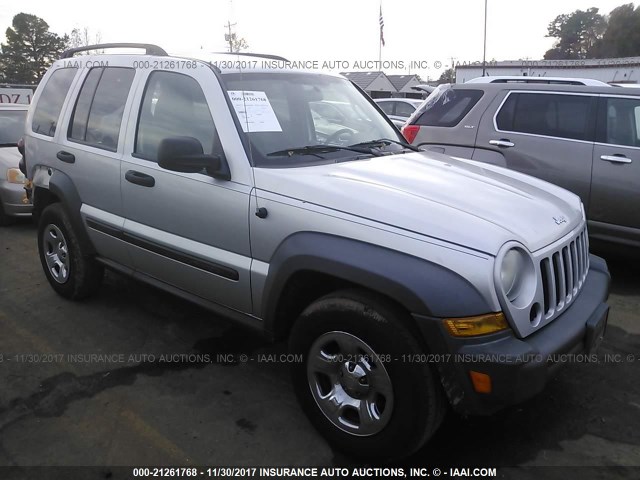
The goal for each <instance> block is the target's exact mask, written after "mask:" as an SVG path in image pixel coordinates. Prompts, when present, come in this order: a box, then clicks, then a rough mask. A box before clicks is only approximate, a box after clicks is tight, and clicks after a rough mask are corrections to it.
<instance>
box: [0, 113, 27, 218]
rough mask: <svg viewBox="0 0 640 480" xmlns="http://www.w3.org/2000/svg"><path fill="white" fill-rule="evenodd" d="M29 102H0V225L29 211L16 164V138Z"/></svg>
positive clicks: (21, 178)
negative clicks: (22, 103)
mask: <svg viewBox="0 0 640 480" xmlns="http://www.w3.org/2000/svg"><path fill="white" fill-rule="evenodd" d="M28 109H29V105H19V104H13V103H9V104H0V226H4V225H8V224H10V223H12V221H13V220H14V219H15V218H16V217H21V216H29V215H31V209H32V206H31V203H30V202H27V201H25V198H26V196H25V190H24V182H25V176H24V174H23V173H22V172H21V171H20V169H19V168H18V164H19V162H20V158H21V157H22V155H20V152H18V148H17V145H18V140H20V138H22V136H23V135H24V122H25V118H26V116H27V110H28Z"/></svg>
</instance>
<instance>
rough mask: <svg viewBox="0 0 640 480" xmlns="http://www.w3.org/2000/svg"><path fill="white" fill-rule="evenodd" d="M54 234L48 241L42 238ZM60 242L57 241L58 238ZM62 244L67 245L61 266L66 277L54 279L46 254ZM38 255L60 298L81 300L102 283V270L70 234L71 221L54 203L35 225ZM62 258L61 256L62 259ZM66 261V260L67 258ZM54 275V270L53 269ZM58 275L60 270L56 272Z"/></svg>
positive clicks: (74, 234)
mask: <svg viewBox="0 0 640 480" xmlns="http://www.w3.org/2000/svg"><path fill="white" fill-rule="evenodd" d="M52 232H55V233H56V235H57V237H55V238H56V240H55V241H51V239H49V237H47V240H45V234H47V235H50V234H51V233H52ZM60 234H61V235H62V237H61V238H58V236H59V235H60ZM58 240H61V241H62V242H63V243H64V245H66V248H65V250H66V253H65V254H64V263H65V264H66V265H67V267H66V268H65V271H66V275H58V279H56V277H55V276H54V272H52V269H50V267H49V265H48V263H47V256H48V255H47V254H48V253H50V252H49V250H51V249H52V247H53V248H55V246H53V245H52V244H53V243H56V244H58ZM38 252H39V253H40V262H41V263H42V268H43V269H44V274H45V276H46V277H47V280H48V281H49V283H50V284H51V286H52V287H53V289H54V290H55V291H56V292H57V293H58V294H59V295H61V296H63V297H65V298H68V299H70V300H80V299H83V298H86V297H89V296H90V295H92V294H94V293H95V292H96V291H97V290H98V289H99V288H100V284H101V283H102V278H103V276H104V268H103V266H102V265H100V264H99V263H98V262H96V261H95V259H94V258H93V257H92V256H90V255H88V254H87V252H86V251H85V249H84V246H83V245H82V243H81V242H80V241H79V240H78V236H77V235H76V233H75V232H74V230H73V227H72V225H71V221H70V220H69V216H68V215H67V212H66V211H65V209H64V208H63V206H62V205H61V204H59V203H54V204H51V205H49V206H48V207H46V208H45V209H44V210H43V211H42V214H41V215H40V219H39V221H38ZM62 257H63V255H62V254H61V255H60V258H62ZM67 257H68V258H67ZM54 271H55V269H54ZM58 271H59V270H58Z"/></svg>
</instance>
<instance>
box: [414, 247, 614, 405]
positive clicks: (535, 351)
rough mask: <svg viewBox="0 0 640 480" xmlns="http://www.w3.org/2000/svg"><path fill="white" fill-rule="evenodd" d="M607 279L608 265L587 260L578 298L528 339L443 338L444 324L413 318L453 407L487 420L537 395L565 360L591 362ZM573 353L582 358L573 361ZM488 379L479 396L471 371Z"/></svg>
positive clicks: (596, 259)
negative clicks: (486, 389) (488, 384)
mask: <svg viewBox="0 0 640 480" xmlns="http://www.w3.org/2000/svg"><path fill="white" fill-rule="evenodd" d="M609 283H610V275H609V270H608V268H607V264H606V262H605V261H604V260H603V259H601V258H599V257H596V256H594V255H590V269H589V273H588V275H587V278H586V280H585V285H584V286H583V288H582V291H581V293H580V294H579V296H578V298H576V300H574V302H573V304H572V305H571V306H570V307H569V308H568V309H567V311H565V312H564V313H563V314H562V315H561V316H559V317H558V318H556V319H555V320H554V321H553V322H552V323H550V324H549V325H546V326H545V327H544V328H542V329H541V330H540V331H538V332H536V333H534V334H532V335H529V336H528V337H526V338H517V337H515V335H514V334H513V332H512V331H507V332H500V333H496V334H492V335H486V336H483V337H475V338H469V339H462V338H455V337H452V336H451V335H449V334H448V333H447V331H446V330H445V328H444V325H443V321H442V319H436V318H430V317H425V316H421V315H414V318H415V319H416V321H417V323H418V325H419V327H420V329H421V331H422V334H423V336H424V339H425V341H426V343H427V346H428V347H429V349H430V353H431V354H432V355H431V357H433V358H436V359H438V360H439V361H438V363H437V368H438V371H439V373H440V376H441V379H442V384H443V386H444V389H445V391H446V393H447V396H448V397H449V401H450V403H451V405H452V406H453V408H454V409H455V410H456V411H457V412H459V413H462V414H473V415H486V414H491V413H493V412H495V411H497V410H500V409H502V408H504V407H506V406H508V405H512V404H515V403H519V402H522V401H524V400H526V399H528V398H530V397H532V396H534V395H536V394H537V393H539V392H541V391H542V390H543V389H544V387H545V385H546V383H547V381H548V380H549V377H550V376H551V375H552V374H553V372H554V371H556V370H557V368H558V367H560V366H562V365H563V364H564V363H566V362H567V361H571V360H572V358H575V359H577V360H583V361H584V360H587V361H590V360H593V354H594V352H595V349H596V348H597V347H598V345H599V340H600V339H601V338H602V335H603V334H604V328H605V327H606V321H607V316H608V313H609V306H608V305H607V303H606V300H607V298H608V296H609ZM572 354H580V356H579V357H572V356H571V355H572ZM471 370H473V371H476V372H480V373H484V374H487V375H489V376H490V377H491V385H492V390H491V392H490V393H477V392H476V391H475V390H474V388H473V384H472V382H471V378H470V376H469V371H471Z"/></svg>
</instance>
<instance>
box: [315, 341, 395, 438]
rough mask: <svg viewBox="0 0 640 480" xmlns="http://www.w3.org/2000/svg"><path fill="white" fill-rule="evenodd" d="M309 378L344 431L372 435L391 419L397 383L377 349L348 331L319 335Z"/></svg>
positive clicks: (319, 402)
mask: <svg viewBox="0 0 640 480" xmlns="http://www.w3.org/2000/svg"><path fill="white" fill-rule="evenodd" d="M307 380H308V383H309V388H310V389H311V394H312V395H313V398H314V400H315V401H316V404H317V405H318V407H319V408H320V410H321V411H322V413H323V414H324V415H325V417H327V419H328V420H329V421H330V422H331V423H333V424H334V425H335V426H336V427H338V428H339V429H340V430H342V431H343V432H346V433H349V434H352V435H356V436H371V435H375V434H377V433H379V432H381V431H382V430H383V429H384V427H385V426H386V425H387V424H388V423H389V419H390V418H391V412H392V411H393V385H392V383H391V378H390V377H389V373H388V372H387V369H386V368H385V366H384V363H383V362H381V361H380V358H379V356H378V355H376V353H375V352H374V351H373V349H372V348H371V347H370V346H369V345H367V343H365V342H364V341H363V340H362V339H360V338H358V337H356V336H355V335H352V334H350V333H346V332H340V331H332V332H327V333H325V334H323V335H321V336H320V337H318V338H317V339H316V341H315V342H314V343H313V345H311V348H310V350H309V357H308V359H307Z"/></svg>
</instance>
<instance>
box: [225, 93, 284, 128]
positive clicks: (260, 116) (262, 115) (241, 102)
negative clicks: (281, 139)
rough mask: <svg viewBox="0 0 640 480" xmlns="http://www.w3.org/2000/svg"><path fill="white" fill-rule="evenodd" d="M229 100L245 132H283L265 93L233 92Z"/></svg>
mask: <svg viewBox="0 0 640 480" xmlns="http://www.w3.org/2000/svg"><path fill="white" fill-rule="evenodd" d="M227 93H229V98H230V99H231V103H232V104H233V108H235V110H236V113H237V114H238V119H239V120H240V124H241V125H242V130H243V131H245V132H281V131H282V127H281V126H280V123H279V122H278V118H277V117H276V113H275V112H274V111H273V107H271V103H269V99H268V98H267V94H266V93H264V92H256V91H248V90H244V91H243V90H231V91H229V92H227Z"/></svg>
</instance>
